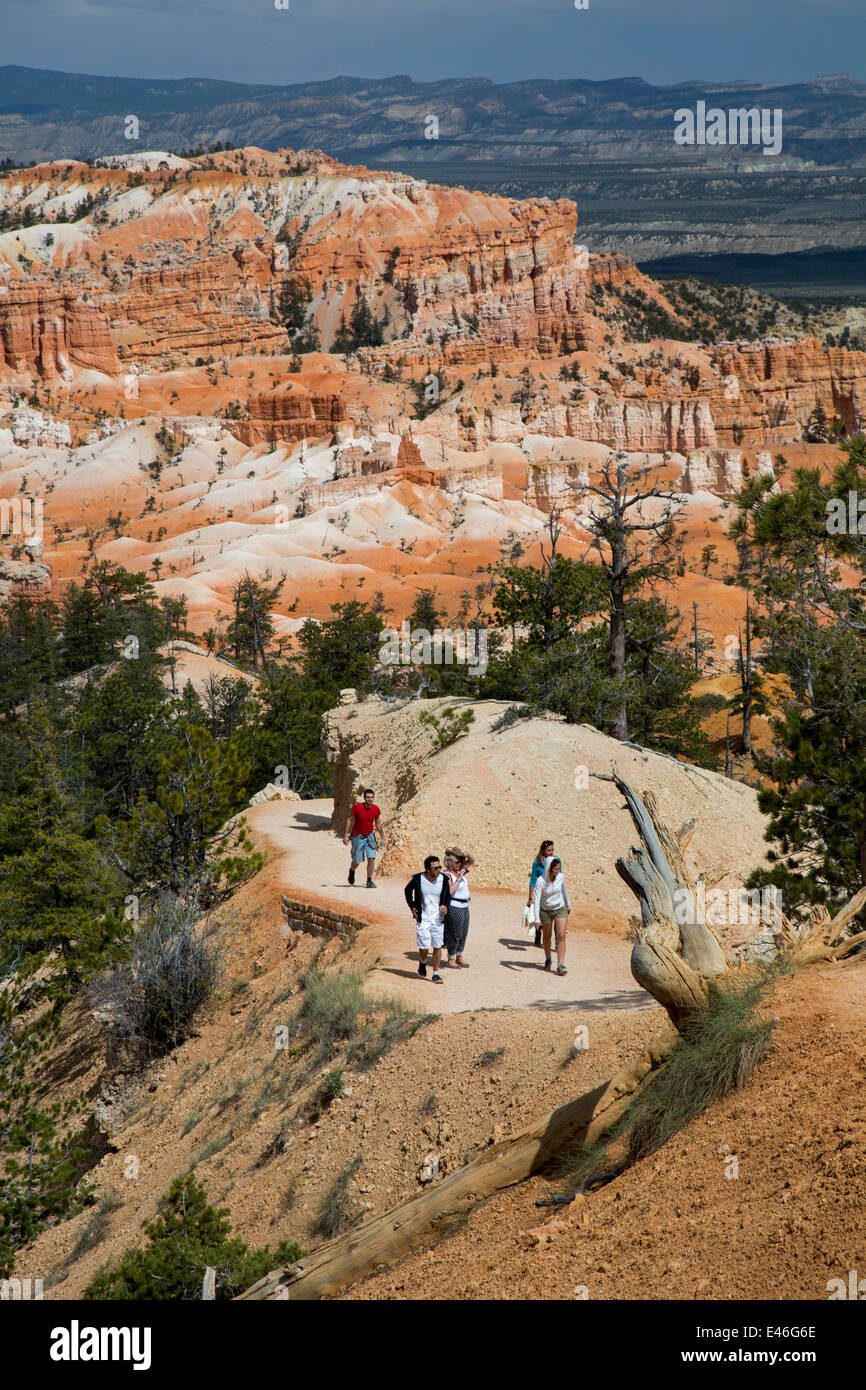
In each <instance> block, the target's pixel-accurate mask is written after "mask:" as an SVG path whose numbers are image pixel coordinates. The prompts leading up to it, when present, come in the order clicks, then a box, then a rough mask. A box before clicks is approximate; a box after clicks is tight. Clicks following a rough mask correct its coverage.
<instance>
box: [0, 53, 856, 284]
mask: <svg viewBox="0 0 866 1390" xmlns="http://www.w3.org/2000/svg"><path fill="white" fill-rule="evenodd" d="M698 102H706V103H707V105H708V106H710V107H711V106H719V107H722V108H723V109H724V110H730V109H732V108H742V107H747V108H748V107H751V106H757V107H760V108H770V109H771V110H776V109H777V108H781V110H782V113H783V140H782V147H781V152H780V153H779V154H778V155H777V156H774V157H772V158H767V157H765V156H763V153H762V150H761V149H760V148H758V147H757V146H754V145H720V146H708V145H698V144H695V145H678V144H676V142H675V141H674V128H675V124H676V123H675V120H674V113H675V112H676V111H677V110H678V109H680V108H683V107H685V108H688V109H691V110H694V109H695V108H696V107H697V103H698ZM130 116H135V117H136V118H137V122H138V125H137V127H135V126H131V124H130V123H129V122H128V117H130ZM433 118H435V119H433ZM130 129H134V130H136V132H137V139H136V140H135V141H134V142H133V141H131V140H130V139H128V138H127V132H128V131H129V130H130ZM432 137H435V138H432ZM218 142H219V143H221V144H227V145H229V146H232V147H237V146H257V147H259V148H261V149H267V150H277V149H280V148H290V149H295V150H301V149H306V150H313V149H321V150H324V151H325V152H326V153H327V154H329V155H333V156H336V157H337V158H338V159H340V160H343V161H345V162H346V163H360V164H365V165H367V166H368V167H371V168H374V169H391V170H402V171H404V172H406V173H410V174H412V175H414V176H415V177H416V178H426V179H431V180H433V181H435V182H438V183H443V184H451V185H455V184H456V185H462V186H465V187H470V188H477V189H481V190H483V191H486V192H493V193H501V194H504V195H506V196H508V197H512V198H515V197H516V198H528V197H536V196H539V195H543V196H548V197H553V198H561V197H567V198H571V199H573V200H574V201H576V202H577V204H578V207H579V210H580V228H581V230H580V236H581V240H583V241H586V242H587V243H588V244H589V245H590V247H591V249H592V250H595V251H617V250H619V251H625V252H626V253H627V254H628V255H630V256H631V257H633V259H635V260H638V261H653V260H656V259H660V258H666V257H670V256H680V255H687V256H695V255H698V256H718V255H722V256H729V255H732V254H734V255H755V254H761V255H765V254H771V255H780V254H791V253H798V252H803V251H811V250H814V249H816V248H825V247H826V248H830V249H833V250H845V251H850V250H855V249H859V248H862V247H864V246H866V231H864V228H866V83H864V82H860V81H857V80H856V79H855V78H853V77H850V76H848V75H846V74H835V75H830V76H821V77H816V78H812V79H810V80H808V81H805V82H799V83H794V84H787V85H784V84H782V85H779V84H772V83H766V84H760V83H754V82H740V81H731V82H728V83H720V82H701V81H692V80H690V81H687V82H681V83H677V84H676V85H674V86H669V87H655V86H653V85H652V84H651V83H649V82H646V81H645V80H644V79H643V78H641V77H623V78H609V79H605V80H603V81H592V80H590V79H587V78H575V79H573V80H555V81H554V80H548V79H546V78H538V79H532V80H527V81H522V82H512V83H507V84H498V83H496V82H493V81H492V80H491V79H489V78H453V79H445V80H442V81H438V82H416V81H414V80H413V79H412V78H411V77H408V76H406V75H405V74H398V75H396V76H394V77H387V78H380V79H366V78H360V77H346V76H343V77H335V78H333V79H331V80H329V81H324V82H307V83H295V84H293V85H289V86H274V85H273V84H269V85H266V86H265V85H262V86H255V85H251V84H246V83H238V82H226V81H219V80H215V79H210V78H185V79H179V80H171V81H168V80H163V79H147V78H114V77H92V76H86V75H82V74H76V73H56V72H47V71H41V70H38V69H33V68H24V67H5V68H0V160H3V159H8V160H11V161H13V162H14V163H17V164H33V163H37V162H40V161H43V160H47V159H57V158H62V157H73V158H79V159H88V158H93V157H95V156H100V155H101V156H105V155H124V156H128V155H129V153H130V149H136V150H139V151H144V150H167V151H173V152H178V151H190V150H195V149H200V148H202V147H204V148H207V147H210V146H213V145H214V144H216V143H218ZM852 288H855V289H856V288H859V285H858V286H854V285H852Z"/></svg>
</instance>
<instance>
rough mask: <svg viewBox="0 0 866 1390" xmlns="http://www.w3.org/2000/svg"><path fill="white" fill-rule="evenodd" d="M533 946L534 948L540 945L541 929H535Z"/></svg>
mask: <svg viewBox="0 0 866 1390" xmlns="http://www.w3.org/2000/svg"><path fill="white" fill-rule="evenodd" d="M535 944H536V946H540V945H541V927H536V928H535Z"/></svg>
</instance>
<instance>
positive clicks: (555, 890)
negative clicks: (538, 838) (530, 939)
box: [534, 859, 571, 975]
mask: <svg viewBox="0 0 866 1390" xmlns="http://www.w3.org/2000/svg"><path fill="white" fill-rule="evenodd" d="M534 906H535V920H536V922H540V923H541V931H542V936H543V941H544V968H545V970H550V969H551V967H552V965H553V959H552V957H551V954H550V947H551V937H552V933H553V929H554V928H555V930H556V959H557V966H556V973H557V975H567V974H568V971H567V970H566V968H565V943H566V932H567V930H568V914H569V912H570V911H571V903H570V902H569V900H568V889H567V888H566V886H565V879H564V878H563V874H562V861H561V860H560V859H551V860H550V862H549V863H548V864H547V866H546V867H545V870H544V873H543V874H542V875H541V876H540V877H539V878H538V879H536V882H535V899H534Z"/></svg>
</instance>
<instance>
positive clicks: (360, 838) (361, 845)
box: [352, 835, 376, 864]
mask: <svg viewBox="0 0 866 1390" xmlns="http://www.w3.org/2000/svg"><path fill="white" fill-rule="evenodd" d="M375 858H376V836H375V835H353V836H352V863H353V864H363V862H364V860H365V859H375Z"/></svg>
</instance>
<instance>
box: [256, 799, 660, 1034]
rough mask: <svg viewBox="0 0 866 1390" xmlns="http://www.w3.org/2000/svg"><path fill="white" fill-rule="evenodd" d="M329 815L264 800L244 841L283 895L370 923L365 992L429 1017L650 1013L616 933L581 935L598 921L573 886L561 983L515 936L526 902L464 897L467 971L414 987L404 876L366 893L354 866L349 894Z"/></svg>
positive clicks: (505, 896)
mask: <svg viewBox="0 0 866 1390" xmlns="http://www.w3.org/2000/svg"><path fill="white" fill-rule="evenodd" d="M331 809H332V803H331V801H330V800H320V801H303V802H291V801H271V802H265V803H263V804H261V805H259V806H254V807H252V808H251V809H250V810H249V811H248V812H247V813H246V815H247V823H248V826H249V829H250V832H251V834H252V837H253V839H254V840H255V841H256V843H257V844H259V845H261V846H262V847H264V848H266V849H267V850H268V852H269V856H270V861H271V864H272V865H273V866H274V867H275V868H276V869H277V870H278V873H279V876H280V879H281V883H282V887H283V891H284V892H285V893H286V894H288V895H289V896H291V897H296V898H298V899H299V900H300V901H303V902H311V903H318V904H320V905H325V906H332V907H335V908H337V909H338V910H340V911H343V912H349V913H351V914H352V915H353V916H355V917H359V918H361V919H362V920H364V921H369V923H370V927H369V929H368V930H369V934H370V944H371V946H374V948H375V950H376V951H377V953H378V960H379V963H378V965H377V968H376V969H374V970H373V972H372V973H371V975H370V979H369V984H370V987H371V988H372V989H374V990H380V991H381V992H382V993H388V994H393V995H395V996H397V997H399V998H401V999H405V1000H406V1002H407V1003H408V1004H410V1005H411V1006H412V1007H413V1008H417V1009H423V1010H425V1011H431V1012H436V1013H459V1012H461V1011H462V1010H466V1009H541V1010H605V1009H645V1008H657V1007H658V1006H657V1005H656V1004H655V1002H654V1001H653V1000H652V999H651V997H650V996H649V995H648V994H646V993H645V992H644V991H643V990H642V989H639V988H638V987H637V986H636V985H635V982H634V980H633V979H632V977H631V973H630V971H629V955H630V946H629V942H628V941H627V940H626V939H625V936H624V934H623V933H622V932H620V931H618V930H617V931H613V930H611V929H610V928H609V927H608V929H607V930H605V931H594V930H592V929H590V928H589V927H588V925H587V924H588V922H590V921H592V920H593V919H595V920H596V921H597V920H598V915H599V914H598V908H597V907H596V906H595V905H594V904H593V905H592V906H590V905H584V904H581V901H580V896H579V891H578V885H576V884H574V883H572V884H570V885H569V892H570V895H571V900H572V912H571V916H570V918H569V930H568V950H567V955H566V965H567V966H568V974H567V975H565V976H562V977H559V976H557V975H556V974H555V973H551V974H548V973H547V972H546V971H545V970H544V969H543V965H544V956H543V953H542V951H541V950H540V949H538V948H537V947H536V946H535V945H534V944H533V942H532V939H531V938H529V939H528V938H527V936H526V935H525V934H524V932H523V931H522V930H521V916H522V912H523V907H524V905H525V902H526V898H525V897H521V896H520V894H517V893H508V892H504V891H499V890H491V889H473V891H472V907H471V918H470V929H469V940H468V943H467V948H466V957H465V958H466V960H467V961H468V962H469V968H468V969H456V968H451V969H449V968H448V967H447V966H443V969H442V975H443V979H444V984H442V985H441V986H440V985H434V984H432V982H431V980H430V978H429V976H428V978H427V979H426V980H424V979H421V978H420V977H419V975H418V973H417V970H418V953H417V949H416V945H415V924H414V922H413V920H412V917H411V915H410V913H409V909H408V908H407V906H406V900H405V898H404V896H403V889H404V879H403V877H402V876H401V877H400V878H399V879H397V878H387V877H382V878H378V877H377V884H378V887H376V888H375V889H368V888H367V887H366V886H364V885H365V870H364V868H363V867H361V868H359V870H358V873H357V879H356V886H355V887H350V886H349V883H348V882H347V871H348V867H349V850H348V848H346V847H344V845H343V843H342V841H341V840H340V839H338V838H337V837H336V836H335V835H334V833H333V831H332V830H331ZM529 857H530V858H531V851H530V856H529ZM420 867H421V866H420V865H419V868H420ZM527 881H528V863H527ZM277 906H278V905H277V904H275V907H277ZM365 936H366V933H365Z"/></svg>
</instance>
